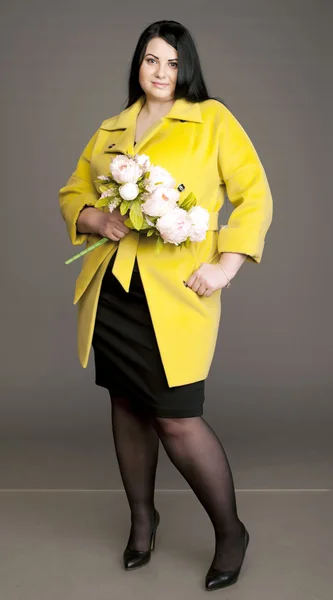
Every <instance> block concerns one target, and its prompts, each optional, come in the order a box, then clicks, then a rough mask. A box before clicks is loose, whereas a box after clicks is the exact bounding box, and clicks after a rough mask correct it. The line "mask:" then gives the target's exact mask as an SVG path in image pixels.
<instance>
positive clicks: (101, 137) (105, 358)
mask: <svg viewBox="0 0 333 600" xmlns="http://www.w3.org/2000/svg"><path fill="white" fill-rule="evenodd" d="M135 153H138V154H141V153H144V154H146V155H148V156H149V158H150V160H151V162H152V163H153V164H155V165H160V166H162V167H164V168H165V169H167V170H168V171H169V172H170V173H171V175H172V176H173V177H174V178H175V180H176V181H178V183H179V184H182V186H181V187H180V189H181V190H182V189H183V188H185V189H186V194H187V193H189V192H191V191H192V192H193V193H194V194H195V195H196V198H197V200H198V204H199V205H201V206H202V207H204V208H206V209H207V210H208V211H209V213H210V224H209V230H208V231H207V234H206V239H205V240H204V241H203V242H195V243H194V242H193V243H191V244H190V246H189V247H188V248H184V247H182V248H180V247H179V246H176V245H173V244H170V243H168V244H165V246H164V248H163V251H162V252H161V253H160V254H158V255H157V254H156V253H155V250H154V245H155V241H154V240H153V238H147V237H146V236H144V235H141V234H140V235H139V234H138V233H136V232H134V231H132V230H130V229H128V227H126V225H125V224H124V221H125V220H126V218H127V217H126V216H121V215H120V212H119V211H118V209H115V210H113V212H112V213H110V212H108V211H107V210H100V209H96V208H95V207H94V206H95V203H96V200H97V199H98V198H99V194H98V192H97V190H96V188H95V185H94V183H93V182H94V181H95V180H96V179H97V177H98V176H99V175H101V174H105V173H106V172H107V171H108V167H109V164H110V161H111V159H112V158H114V157H115V156H116V155H119V154H132V155H133V154H135ZM225 192H227V194H228V197H229V199H230V201H231V203H232V204H233V206H234V210H233V212H232V214H231V216H230V218H229V222H228V225H227V226H225V227H223V228H222V229H221V230H220V231H218V224H217V216H218V212H219V210H220V209H221V207H222V205H223V203H224V198H225ZM60 206H61V211H62V215H63V217H64V219H65V221H66V224H67V228H68V232H69V235H70V239H71V241H72V243H73V244H81V243H82V242H84V241H87V243H88V245H90V244H93V243H95V242H96V241H97V240H98V239H100V236H103V237H108V238H109V240H110V241H109V242H107V243H106V244H104V246H100V247H99V248H98V249H95V250H93V251H92V252H89V253H87V254H86V255H85V257H84V260H83V266H82V270H81V273H80V275H79V277H78V279H77V282H76V289H75V298H74V303H77V302H78V308H79V321H78V351H79V357H80V361H81V364H82V366H83V367H85V366H86V365H87V362H88V356H89V351H90V348H91V346H93V349H94V357H95V370H96V379H95V381H96V384H97V385H100V386H103V387H105V388H106V389H108V391H109V394H110V398H111V412H112V430H113V436H114V443H115V449H116V455H117V459H118V463H119V468H120V473H121V477H122V481H123V484H124V488H125V491H126V495H127V498H128V502H129V506H130V511H131V530H130V535H129V539H128V543H127V546H126V549H125V552H124V564H125V568H126V569H133V568H137V567H140V566H142V565H144V564H146V563H147V562H148V561H149V560H150V555H151V550H153V548H154V544H155V534H156V529H157V526H158V523H159V514H158V512H157V511H156V509H155V506H154V484H155V472H156V465H157V457H158V447H159V440H161V442H162V444H163V446H164V448H165V450H166V452H167V454H168V456H169V458H170V460H171V461H172V463H173V464H174V465H175V466H176V468H177V469H178V470H179V472H180V473H181V474H182V475H183V477H184V478H185V480H186V481H187V482H188V484H189V485H190V486H191V488H192V490H193V491H194V493H195V494H196V496H197V498H198V500H199V501H200V503H201V504H202V505H203V507H204V508H205V510H206V511H207V514H208V516H209V518H210V520H211V522H212V524H213V527H214V531H215V541H216V543H215V554H214V557H213V561H212V563H211V566H210V568H209V571H208V573H207V575H206V589H209V590H212V589H217V588H221V587H225V586H227V585H231V584H232V583H234V582H235V581H236V580H237V578H238V575H239V572H240V569H241V566H242V563H243V559H244V556H245V551H246V548H247V545H248V542H249V534H248V532H247V530H246V527H245V525H244V524H243V523H242V521H241V520H240V519H239V517H238V514H237V507H236V500H235V491H234V485H233V478H232V474H231V471H230V467H229V464H228V460H227V457H226V455H225V453H224V450H223V447H222V446H221V443H220V442H219V440H218V438H217V437H216V435H215V433H214V432H213V431H212V429H211V428H210V426H209V425H208V424H207V423H206V422H205V421H204V419H203V418H202V414H203V402H204V383H205V379H206V377H207V375H208V372H209V368H210V364H211V361H212V357H213V353H214V350H215V344H216V336H217V331H218V325H219V320H220V299H221V290H222V289H223V288H225V287H229V286H230V280H232V279H233V278H234V277H235V275H236V273H237V272H238V270H239V269H240V267H241V265H242V264H243V262H244V261H245V260H248V261H250V262H252V263H259V262H260V260H261V256H262V252H263V246H264V240H265V235H266V232H267V230H268V228H269V226H270V223H271V219H272V199H271V194H270V190H269V186H268V183H267V179H266V176H265V172H264V170H263V167H262V165H261V163H260V160H259V158H258V156H257V154H256V151H255V149H254V148H253V145H252V144H251V142H250V140H249V138H248V136H247V135H246V133H245V132H244V130H243V128H242V127H241V125H240V124H239V123H238V121H237V120H236V119H235V118H234V117H233V115H232V114H231V113H230V111H229V110H228V109H227V108H226V107H225V106H224V105H223V104H222V103H221V102H219V101H217V100H215V99H212V98H210V96H209V95H208V92H207V89H206V86H205V83H204V79H203V76H202V72H201V68H200V62H199V58H198V55H197V51H196V48H195V45H194V42H193V40H192V38H191V36H190V34H189V32H188V31H187V30H186V29H185V27H183V26H182V25H181V24H179V23H177V22H175V21H159V22H157V23H153V24H152V25H150V26H149V27H148V28H147V29H146V30H145V31H144V32H143V33H142V35H141V37H140V39H139V41H138V44H137V47H136V50H135V53H134V56H133V61H132V66H131V72H130V79H129V101H128V105H127V107H126V109H125V110H124V111H122V112H121V113H120V114H119V115H117V116H115V117H112V118H111V119H107V120H106V121H103V123H102V124H101V126H100V127H99V129H98V131H97V132H96V133H95V135H94V136H93V138H92V139H91V140H90V142H89V143H88V145H87V147H86V148H85V150H84V152H83V154H82V156H81V157H80V160H79V162H78V165H77V168H76V170H75V172H74V173H73V175H72V176H71V177H70V179H69V181H68V183H67V185H66V186H65V187H63V188H62V189H61V190H60Z"/></svg>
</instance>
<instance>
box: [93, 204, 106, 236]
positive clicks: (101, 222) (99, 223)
mask: <svg viewBox="0 0 333 600" xmlns="http://www.w3.org/2000/svg"><path fill="white" fill-rule="evenodd" d="M95 210H96V215H94V216H95V232H96V233H97V234H98V235H100V236H101V237H105V224H106V221H107V217H108V215H107V213H105V212H103V211H102V210H99V209H98V208H97V209H95Z"/></svg>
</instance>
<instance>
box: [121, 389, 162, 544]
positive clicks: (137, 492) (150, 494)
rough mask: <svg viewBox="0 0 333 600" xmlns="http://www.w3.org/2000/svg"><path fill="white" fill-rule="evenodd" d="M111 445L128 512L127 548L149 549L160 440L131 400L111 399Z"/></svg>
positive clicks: (146, 416) (145, 417) (148, 421)
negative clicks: (126, 500) (114, 452)
mask: <svg viewBox="0 0 333 600" xmlns="http://www.w3.org/2000/svg"><path fill="white" fill-rule="evenodd" d="M111 417H112V431H113V439H114V445H115V450H116V455H117V460H118V464H119V469H120V474H121V478H122V481H123V484H124V488H125V492H126V495H127V499H128V503H129V506H130V510H131V523H132V526H131V531H130V537H129V540H128V547H129V548H130V549H131V550H144V551H146V550H149V547H150V535H151V531H152V527H153V520H154V487H155V475H156V466H157V459H158V447H159V439H158V435H157V433H156V431H155V429H154V427H153V426H152V424H151V423H150V420H149V417H148V415H147V414H146V413H144V412H142V409H140V410H135V409H134V407H133V405H132V404H131V403H130V401H129V400H128V399H126V398H122V397H111Z"/></svg>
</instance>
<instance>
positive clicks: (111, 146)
mask: <svg viewBox="0 0 333 600" xmlns="http://www.w3.org/2000/svg"><path fill="white" fill-rule="evenodd" d="M115 145H116V144H110V146H108V148H113V147H114V146H115Z"/></svg>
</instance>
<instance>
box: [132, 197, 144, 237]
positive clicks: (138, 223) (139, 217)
mask: <svg viewBox="0 0 333 600" xmlns="http://www.w3.org/2000/svg"><path fill="white" fill-rule="evenodd" d="M130 219H131V221H132V223H133V225H134V228H135V229H136V230H137V231H140V229H141V227H142V225H143V214H142V210H141V206H140V203H139V202H137V201H135V202H132V205H131V209H130Z"/></svg>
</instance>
